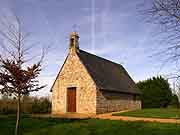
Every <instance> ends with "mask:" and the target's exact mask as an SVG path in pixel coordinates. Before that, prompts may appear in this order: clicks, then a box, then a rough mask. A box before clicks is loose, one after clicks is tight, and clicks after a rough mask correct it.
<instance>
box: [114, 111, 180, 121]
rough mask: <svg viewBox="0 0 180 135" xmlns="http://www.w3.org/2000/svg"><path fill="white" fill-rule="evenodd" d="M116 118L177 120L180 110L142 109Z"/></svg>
mask: <svg viewBox="0 0 180 135" xmlns="http://www.w3.org/2000/svg"><path fill="white" fill-rule="evenodd" d="M113 115H116V116H133V117H148V118H175V119H180V109H142V110H137V111H129V112H122V113H117V114H113Z"/></svg>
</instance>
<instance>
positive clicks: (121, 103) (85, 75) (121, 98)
mask: <svg viewBox="0 0 180 135" xmlns="http://www.w3.org/2000/svg"><path fill="white" fill-rule="evenodd" d="M78 38H79V37H78V35H77V33H76V32H73V33H72V34H71V38H70V48H69V53H68V56H67V58H66V60H65V62H64V64H63V66H62V68H61V69H60V72H59V74H58V76H57V78H56V80H55V82H54V84H53V87H52V114H62V113H67V89H68V88H71V87H75V88H76V112H77V113H83V114H99V113H106V112H113V111H121V110H127V109H128V110H134V109H141V101H140V100H138V99H136V97H135V96H136V95H133V94H128V93H126V94H125V93H121V92H116V93H114V92H111V91H106V90H103V91H102V90H100V89H99V88H98V87H97V86H96V83H95V81H94V79H93V78H92V76H91V75H90V74H89V72H88V70H87V68H86V66H85V65H84V64H83V62H82V61H81V60H80V57H79V56H78V54H77V53H78V52H79V43H78Z"/></svg>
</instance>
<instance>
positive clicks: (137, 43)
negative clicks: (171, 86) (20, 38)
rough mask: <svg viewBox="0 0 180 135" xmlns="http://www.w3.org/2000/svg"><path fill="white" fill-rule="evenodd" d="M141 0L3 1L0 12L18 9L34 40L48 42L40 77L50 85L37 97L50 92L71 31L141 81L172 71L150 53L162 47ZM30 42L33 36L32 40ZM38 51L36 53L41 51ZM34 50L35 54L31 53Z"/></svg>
mask: <svg viewBox="0 0 180 135" xmlns="http://www.w3.org/2000/svg"><path fill="white" fill-rule="evenodd" d="M143 2H144V1H143V0H138V1H132V0H0V12H1V13H2V14H7V13H8V12H9V13H11V12H14V13H15V14H16V15H17V16H19V17H20V19H21V21H22V22H23V26H24V29H25V30H26V31H28V32H31V33H32V39H33V40H35V41H38V42H40V43H41V45H44V46H45V45H49V46H50V50H49V53H48V54H47V56H46V61H45V63H44V68H43V71H42V74H41V77H40V80H41V82H42V83H45V84H48V86H47V87H46V88H45V89H43V90H41V91H40V92H37V93H34V94H33V95H41V96H44V95H48V94H50V93H49V90H50V87H51V86H52V84H53V81H54V79H55V77H56V75H57V73H58V71H59V69H60V67H61V65H62V64H63V62H64V59H65V57H66V55H67V52H68V45H69V34H70V32H72V31H73V30H74V29H75V30H76V31H77V32H78V33H79V36H80V48H81V49H83V50H85V51H88V52H90V53H94V54H96V55H99V56H102V57H105V58H107V59H109V60H112V61H114V62H117V63H121V64H122V65H123V66H124V67H125V68H126V69H127V71H128V72H129V74H130V75H131V76H132V78H133V79H134V80H135V81H136V82H137V81H139V80H144V79H147V78H149V77H152V76H155V75H159V74H164V73H168V72H169V70H170V67H167V66H166V67H164V68H163V69H161V68H160V67H161V65H162V61H161V60H160V59H159V58H157V57H153V58H151V57H149V56H151V55H152V54H153V53H154V52H156V51H158V50H160V49H161V48H162V47H163V45H161V44H159V42H158V39H157V38H156V36H154V34H155V33H154V31H155V29H157V27H156V26H155V25H152V24H148V23H146V22H145V21H144V20H143V19H142V17H141V15H140V13H139V8H138V7H139V6H138V5H139V4H141V3H143ZM75 26H76V27H75ZM31 41H32V40H31ZM37 51H38V50H37V49H36V51H33V52H37ZM33 52H32V53H33Z"/></svg>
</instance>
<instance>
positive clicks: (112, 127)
mask: <svg viewBox="0 0 180 135" xmlns="http://www.w3.org/2000/svg"><path fill="white" fill-rule="evenodd" d="M14 126H15V117H13V116H10V117H0V135H12V134H13V133H14ZM21 127H22V129H21V134H22V135H170V134H171V135H179V133H180V125H178V124H162V123H147V122H124V121H111V120H98V119H87V120H63V119H55V118H31V117H27V116H26V117H23V119H22V123H21Z"/></svg>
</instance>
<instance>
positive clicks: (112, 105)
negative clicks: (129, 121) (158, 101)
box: [96, 90, 141, 114]
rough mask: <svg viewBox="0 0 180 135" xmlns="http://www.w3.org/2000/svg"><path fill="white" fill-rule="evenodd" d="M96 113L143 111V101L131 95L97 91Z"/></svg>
mask: <svg viewBox="0 0 180 135" xmlns="http://www.w3.org/2000/svg"><path fill="white" fill-rule="evenodd" d="M96 100H97V101H96V113H97V114H100V113H106V112H115V111H121V110H136V109H141V101H140V100H139V99H138V98H137V96H136V97H135V96H134V95H130V94H122V93H117V92H107V91H99V90H98V91H97V99H96Z"/></svg>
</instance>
